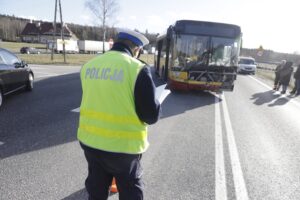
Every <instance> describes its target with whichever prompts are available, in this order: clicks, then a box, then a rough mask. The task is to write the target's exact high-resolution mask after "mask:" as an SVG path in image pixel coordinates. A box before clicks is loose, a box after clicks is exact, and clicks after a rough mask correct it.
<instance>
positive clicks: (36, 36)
mask: <svg viewBox="0 0 300 200" xmlns="http://www.w3.org/2000/svg"><path fill="white" fill-rule="evenodd" d="M61 27H62V26H61V24H60V23H57V24H56V33H55V41H56V40H57V39H61ZM63 28H64V38H65V40H76V41H77V40H78V38H77V37H76V35H75V34H73V33H72V31H71V30H70V29H69V28H68V26H67V25H66V24H65V25H64V27H63ZM53 32H54V26H53V23H51V22H37V23H27V24H26V26H25V28H24V29H23V31H22V33H21V41H22V42H29V43H42V44H48V43H51V42H53Z"/></svg>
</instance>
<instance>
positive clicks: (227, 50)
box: [208, 37, 240, 66]
mask: <svg viewBox="0 0 300 200" xmlns="http://www.w3.org/2000/svg"><path fill="white" fill-rule="evenodd" d="M239 48H240V47H239V39H231V38H220V37H218V38H216V37H213V38H212V39H211V56H210V58H209V64H208V65H214V66H237V62H238V53H239Z"/></svg>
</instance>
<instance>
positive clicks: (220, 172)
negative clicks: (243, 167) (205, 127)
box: [215, 96, 227, 200]
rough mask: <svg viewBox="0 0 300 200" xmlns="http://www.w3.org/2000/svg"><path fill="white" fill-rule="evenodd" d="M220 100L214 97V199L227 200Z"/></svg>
mask: <svg viewBox="0 0 300 200" xmlns="http://www.w3.org/2000/svg"><path fill="white" fill-rule="evenodd" d="M223 149H224V147H223V133H222V121H221V110H220V100H219V98H218V96H215V154H216V155H215V156H216V157H215V181H216V182H215V197H216V198H215V199H216V200H227V188H226V173H225V166H224V151H223Z"/></svg>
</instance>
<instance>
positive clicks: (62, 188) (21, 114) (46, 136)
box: [0, 66, 300, 200]
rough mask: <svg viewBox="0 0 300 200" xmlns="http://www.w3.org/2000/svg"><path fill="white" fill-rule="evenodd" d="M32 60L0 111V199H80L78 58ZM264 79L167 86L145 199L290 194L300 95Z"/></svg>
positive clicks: (298, 194) (294, 195) (296, 176)
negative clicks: (217, 88)
mask: <svg viewBox="0 0 300 200" xmlns="http://www.w3.org/2000/svg"><path fill="white" fill-rule="evenodd" d="M32 68H33V70H34V72H35V76H36V77H35V85H34V87H35V88H34V91H33V92H19V93H18V94H15V95H11V96H9V97H8V98H7V99H5V100H6V101H5V103H4V105H3V108H2V109H1V111H0V199H1V200H2V199H3V200H29V199H30V200H41V199H43V200H44V199H45V200H57V199H64V200H81V199H86V198H87V194H86V192H85V189H84V180H85V177H86V174H87V165H86V161H85V159H84V156H83V152H82V150H81V149H80V146H79V144H78V142H77V140H76V130H77V125H78V117H79V114H78V112H72V110H74V109H76V108H78V107H79V105H80V99H81V88H80V81H79V74H78V72H79V70H80V67H75V66H73V67H72V66H68V67H63V66H32ZM156 82H157V83H158V82H159V81H156ZM270 86H271V83H270V82H267V81H265V80H262V79H260V78H259V77H256V76H244V75H241V76H239V77H238V80H237V82H236V87H235V91H234V92H226V93H224V94H220V95H216V94H212V93H208V92H191V93H175V94H173V93H171V94H169V95H168V96H167V97H166V98H165V99H164V102H163V105H162V108H163V112H162V117H161V120H160V121H159V122H158V123H156V124H155V125H152V126H150V127H149V141H150V144H151V145H150V148H149V150H148V151H147V152H146V153H145V154H144V155H143V159H142V164H143V167H144V182H145V199H148V200H200V199H201V200H202V199H212V200H213V199H215V200H226V199H228V200H231V199H233V200H234V199H238V200H247V199H257V200H262V199H263V200H265V199H266V200H298V199H300V189H299V188H300V171H299V169H300V156H299V155H300V148H299V145H300V123H299V116H300V101H299V100H300V97H297V98H290V97H288V96H282V95H280V94H278V93H274V92H273V91H271V88H270ZM110 199H112V200H115V199H118V196H117V195H112V196H111V197H110Z"/></svg>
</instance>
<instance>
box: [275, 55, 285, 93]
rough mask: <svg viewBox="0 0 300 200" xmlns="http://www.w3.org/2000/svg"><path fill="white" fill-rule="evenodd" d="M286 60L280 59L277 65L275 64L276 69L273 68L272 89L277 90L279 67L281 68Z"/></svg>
mask: <svg viewBox="0 0 300 200" xmlns="http://www.w3.org/2000/svg"><path fill="white" fill-rule="evenodd" d="M285 63H286V60H282V61H281V62H280V64H279V65H277V67H276V69H275V80H274V88H273V90H276V91H278V90H279V87H280V85H279V74H280V69H282V67H283V66H284V65H285Z"/></svg>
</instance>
